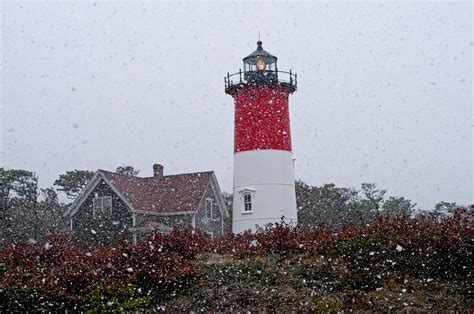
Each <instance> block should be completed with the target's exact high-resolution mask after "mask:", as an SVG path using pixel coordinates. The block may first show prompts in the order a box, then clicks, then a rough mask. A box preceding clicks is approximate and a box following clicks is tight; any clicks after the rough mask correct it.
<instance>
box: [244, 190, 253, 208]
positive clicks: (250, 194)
mask: <svg viewBox="0 0 474 314" xmlns="http://www.w3.org/2000/svg"><path fill="white" fill-rule="evenodd" d="M247 197H248V198H249V199H248V200H247ZM242 198H243V200H244V213H251V212H252V210H253V209H252V193H250V192H244V193H243V194H242ZM247 205H248V207H249V209H247Z"/></svg>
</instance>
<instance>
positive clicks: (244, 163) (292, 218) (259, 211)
mask: <svg viewBox="0 0 474 314" xmlns="http://www.w3.org/2000/svg"><path fill="white" fill-rule="evenodd" d="M233 193H234V194H233V226H232V231H233V232H234V233H240V232H242V231H245V230H249V229H251V230H252V231H255V230H256V225H259V226H264V225H266V224H268V223H275V222H280V221H281V218H282V217H284V220H285V221H286V222H294V223H296V221H297V212H296V194H295V171H294V165H293V157H292V154H291V152H289V151H286V150H252V151H243V152H239V153H236V154H235V155H234V189H233ZM245 194H250V196H251V211H246V210H245Z"/></svg>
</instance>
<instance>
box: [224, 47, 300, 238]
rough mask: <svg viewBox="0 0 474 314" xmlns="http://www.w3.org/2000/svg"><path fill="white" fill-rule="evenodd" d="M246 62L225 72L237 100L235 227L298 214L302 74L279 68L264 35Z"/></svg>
mask: <svg viewBox="0 0 474 314" xmlns="http://www.w3.org/2000/svg"><path fill="white" fill-rule="evenodd" d="M243 62H244V70H243V72H242V71H241V70H239V72H238V73H235V74H232V75H230V74H227V77H226V78H225V92H226V93H227V94H229V95H231V96H232V97H233V98H234V102H235V117H234V119H235V120H234V121H235V125H234V184H233V185H234V186H233V232H234V233H239V232H242V231H245V230H248V229H251V230H255V229H256V226H257V225H259V226H264V225H266V224H268V223H274V222H279V221H281V219H282V218H283V219H284V220H285V221H286V222H296V220H297V212H296V196H295V171H294V163H293V156H292V150H291V132H290V115H289V108H288V96H289V95H290V94H292V93H293V92H294V91H296V88H297V77H296V74H294V73H291V70H290V72H283V71H279V70H278V67H277V57H275V56H273V55H272V54H270V53H268V52H267V51H265V50H263V48H262V42H261V41H258V42H257V50H255V51H254V52H252V53H251V54H250V55H249V56H247V57H245V58H244V59H243Z"/></svg>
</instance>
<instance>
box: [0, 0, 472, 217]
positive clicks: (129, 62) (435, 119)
mask: <svg viewBox="0 0 474 314" xmlns="http://www.w3.org/2000/svg"><path fill="white" fill-rule="evenodd" d="M1 5H2V10H1V11H2V12H1V17H2V30H3V37H2V38H3V39H2V41H1V46H0V51H1V53H2V56H1V57H2V60H3V62H2V71H1V74H2V81H1V87H2V89H1V92H2V95H1V96H2V97H1V102H0V103H1V111H0V114H1V120H0V123H1V128H0V132H1V133H0V136H1V142H0V153H1V155H0V156H1V160H0V161H1V163H0V165H1V166H5V167H8V168H22V169H28V170H32V171H35V172H37V173H38V174H39V176H40V183H41V185H43V186H49V185H51V184H52V183H53V181H54V180H55V178H57V176H58V175H59V174H60V173H64V172H65V171H67V170H72V169H75V168H76V169H90V170H96V169H98V168H101V169H107V170H113V169H115V168H116V167H117V166H118V165H122V164H130V165H133V166H135V167H136V168H138V169H140V170H141V175H151V173H152V164H153V163H155V162H157V163H161V164H163V165H164V166H165V174H172V173H181V172H194V171H202V170H215V171H216V174H217V177H218V179H219V182H220V184H221V188H222V189H223V190H226V191H230V190H231V186H232V156H233V135H232V132H233V101H232V98H231V97H230V96H228V95H226V94H224V80H223V78H224V75H225V74H226V73H227V72H231V73H233V72H237V71H238V69H239V67H241V66H242V65H241V59H242V58H243V57H244V56H246V55H247V54H249V53H250V52H252V51H253V50H254V49H255V48H256V44H255V42H256V40H257V35H258V31H259V30H260V31H261V38H262V40H263V46H264V48H265V49H266V50H268V51H270V52H271V53H273V54H274V55H276V56H278V57H279V68H280V69H281V70H288V69H290V68H291V69H292V70H293V71H295V72H297V73H298V85H299V86H298V87H299V90H298V91H297V92H296V93H295V94H294V95H292V96H291V98H290V106H291V107H290V108H291V123H292V126H291V127H292V136H293V150H294V155H295V158H296V177H297V178H299V179H302V180H304V181H305V182H307V183H309V184H313V185H321V184H323V183H330V182H333V183H335V184H337V185H340V186H352V187H359V186H360V183H362V182H375V183H377V184H378V185H379V186H380V187H382V188H386V189H388V193H387V195H398V196H404V197H407V198H410V199H412V200H413V201H415V202H417V203H418V204H419V205H420V206H421V207H423V208H425V209H428V208H430V207H432V206H433V205H434V204H435V203H436V202H438V201H440V200H445V201H456V202H458V203H461V204H468V203H470V202H472V196H473V195H474V186H473V168H474V166H473V164H474V160H473V153H472V149H473V115H472V114H473V112H472V108H473V107H472V91H473V81H472V49H473V47H474V44H473V43H474V40H473V38H472V4H471V3H470V2H463V3H447V2H441V3H435V4H433V3H407V2H403V3H390V4H384V3H375V2H369V3H362V4H361V3H358V4H356V3H335V4H327V3H292V4H288V3H269V2H265V3H258V4H255V3H239V4H235V3H218V2H213V3H181V4H177V3H151V2H147V3H137V2H133V3H132V2H122V3H119V2H109V3H104V2H100V1H98V2H82V3H71V2H59V3H51V2H36V3H20V2H19V1H15V2H13V1H11V2H4V3H2V4H1Z"/></svg>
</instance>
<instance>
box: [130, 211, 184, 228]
mask: <svg viewBox="0 0 474 314" xmlns="http://www.w3.org/2000/svg"><path fill="white" fill-rule="evenodd" d="M142 221H156V222H160V223H163V224H165V225H167V226H170V227H171V228H173V227H178V228H184V229H185V228H192V224H193V217H192V215H173V216H158V215H153V214H151V215H149V214H135V224H137V225H138V224H139V223H140V222H142Z"/></svg>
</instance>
